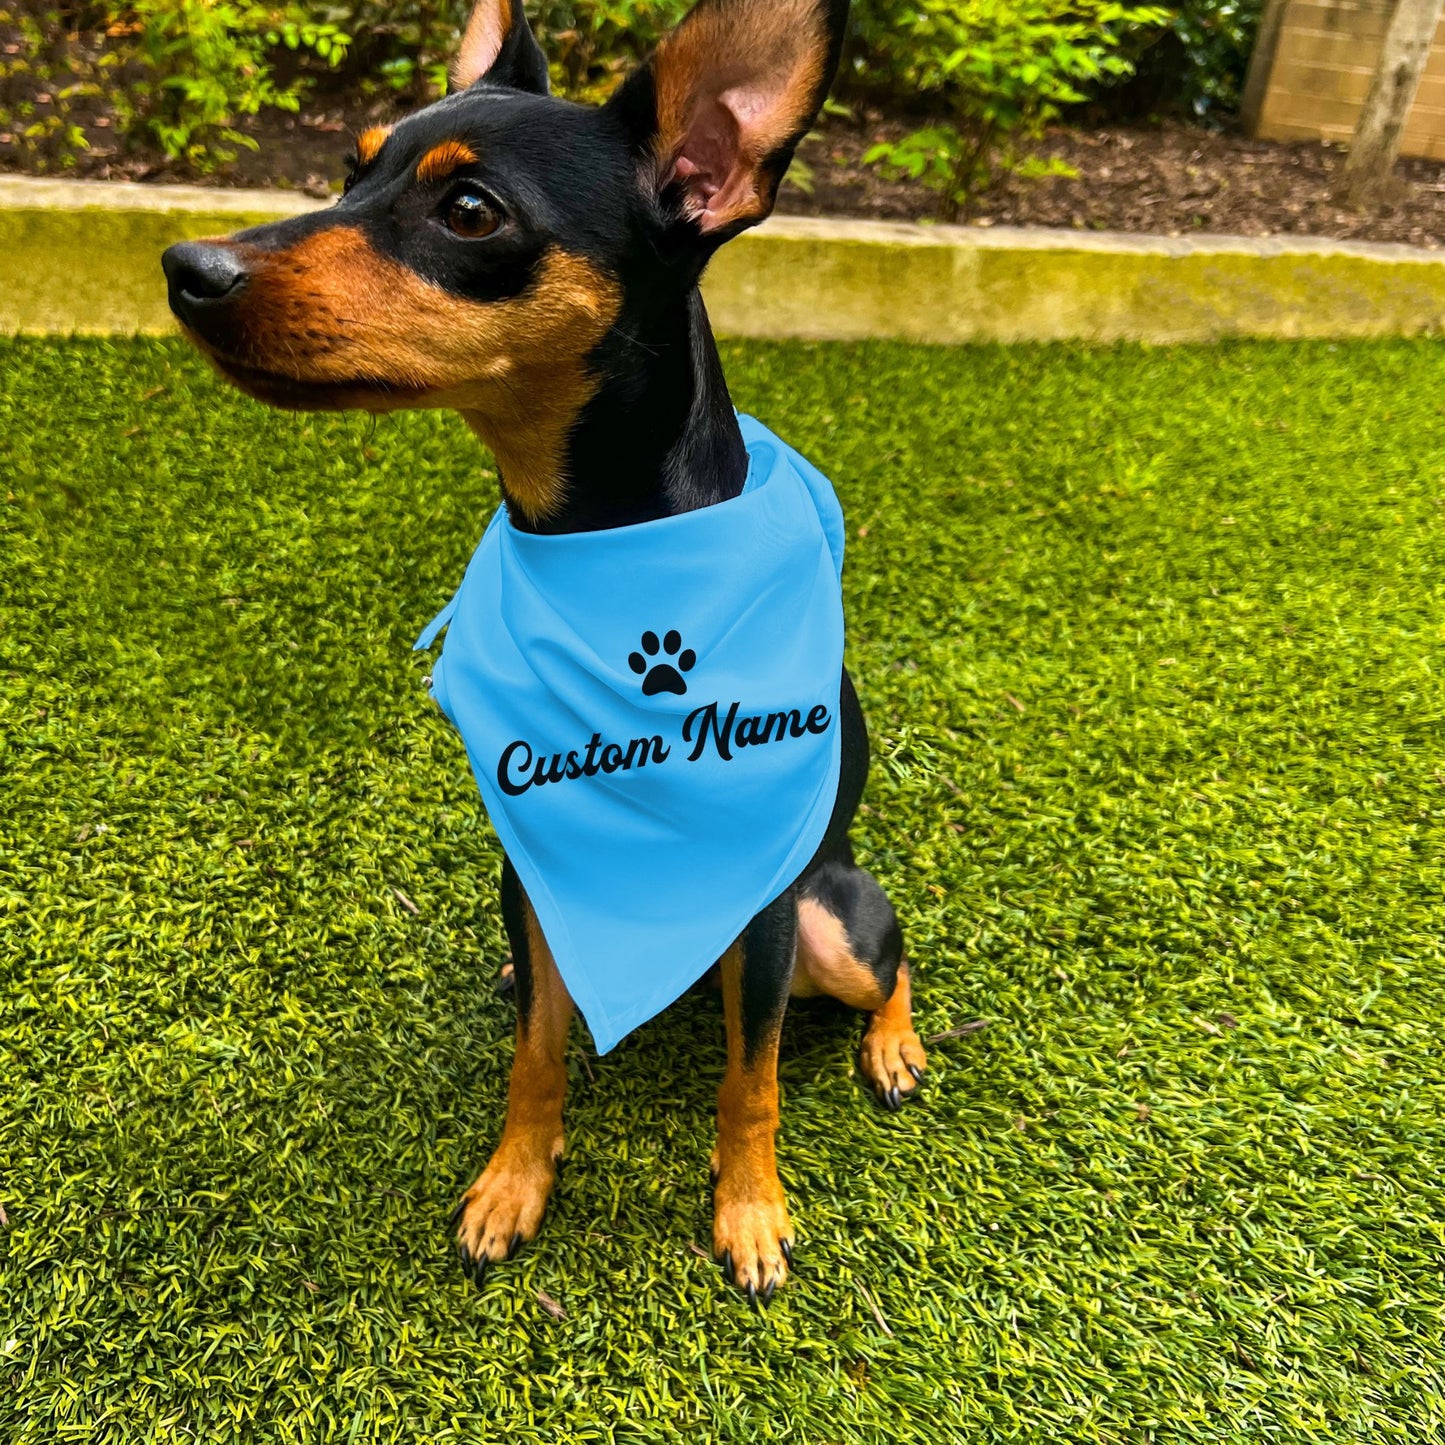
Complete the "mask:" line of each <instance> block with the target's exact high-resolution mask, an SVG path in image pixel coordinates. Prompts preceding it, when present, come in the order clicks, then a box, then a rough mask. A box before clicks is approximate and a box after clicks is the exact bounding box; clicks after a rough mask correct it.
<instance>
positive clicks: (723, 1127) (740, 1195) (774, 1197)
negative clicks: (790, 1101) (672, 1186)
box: [712, 889, 797, 1305]
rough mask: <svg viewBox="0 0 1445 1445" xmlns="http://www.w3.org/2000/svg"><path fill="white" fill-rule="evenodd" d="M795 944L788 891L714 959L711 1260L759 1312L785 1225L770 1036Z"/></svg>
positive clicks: (784, 1257)
mask: <svg viewBox="0 0 1445 1445" xmlns="http://www.w3.org/2000/svg"><path fill="white" fill-rule="evenodd" d="M796 943H797V904H796V901H795V899H794V895H793V892H792V890H791V889H789V890H788V892H786V893H784V894H783V895H782V897H781V898H779V899H777V900H776V901H775V902H773V903H770V904H769V905H768V907H767V908H765V909H764V910H763V911H762V912H761V913H760V914H758V916H757V917H756V918H754V919H753V921H752V922H751V923H750V924H749V925H748V927H747V929H746V931H745V932H744V933H743V935H742V937H741V938H739V939H738V941H737V942H736V943H735V944H734V945H733V946H732V947H731V948H730V949H729V950H728V951H727V953H725V954H724V955H723V958H722V968H721V972H722V991H723V1015H724V1018H725V1019H726V1021H727V1042H728V1062H727V1072H726V1073H725V1074H724V1075H723V1082H722V1088H721V1090H720V1091H719V1092H718V1106H717V1148H716V1149H715V1150H714V1151H713V1156H712V1173H713V1179H714V1181H715V1183H716V1188H715V1190H714V1194H713V1233H712V1237H713V1253H714V1255H715V1256H716V1257H717V1258H718V1259H720V1260H721V1261H722V1267H723V1273H724V1274H725V1275H726V1276H727V1278H728V1279H729V1280H730V1281H731V1282H732V1283H733V1284H735V1285H737V1287H738V1288H739V1289H741V1290H745V1291H746V1292H747V1296H748V1299H749V1301H750V1302H751V1303H752V1304H754V1305H756V1304H757V1302H758V1301H759V1300H761V1301H762V1302H763V1303H764V1304H766V1303H767V1302H768V1301H769V1300H770V1299H771V1298H772V1296H773V1291H774V1290H775V1289H776V1288H777V1287H778V1285H780V1284H781V1283H782V1282H783V1280H784V1279H785V1278H786V1277H787V1273H788V1263H789V1262H790V1261H791V1259H792V1249H793V1227H792V1224H791V1223H790V1222H789V1220H788V1206H787V1202H786V1200H785V1199H784V1198H783V1186H782V1184H781V1183H779V1181H778V1165H777V1155H776V1153H775V1140H776V1136H777V1132H778V1034H779V1030H780V1029H781V1027H782V1022H783V1011H784V1009H786V1008H787V1005H788V985H789V982H790V979H791V976H792V971H793V958H794V951H795V948H796Z"/></svg>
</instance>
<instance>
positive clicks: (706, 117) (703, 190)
mask: <svg viewBox="0 0 1445 1445" xmlns="http://www.w3.org/2000/svg"><path fill="white" fill-rule="evenodd" d="M847 20H848V0H701V3H699V4H698V5H697V6H696V7H695V8H694V9H693V10H691V11H690V12H689V13H688V14H687V15H686V16H684V18H683V19H682V21H681V22H680V23H679V24H678V26H677V28H676V29H675V30H673V31H672V33H671V34H670V35H668V36H667V38H666V39H665V40H663V42H662V43H661V44H660V45H659V46H658V48H657V50H656V52H655V53H654V54H653V55H652V57H651V58H650V59H649V60H648V61H647V63H646V64H645V65H643V66H642V67H641V68H640V69H639V70H636V71H634V72H633V74H632V75H630V76H629V77H628V78H627V80H626V81H625V82H624V84H623V85H622V87H621V89H619V91H618V92H617V94H616V95H614V96H613V97H612V99H611V100H610V101H609V102H608V110H609V111H610V112H611V113H612V114H613V115H615V116H616V117H618V118H619V119H620V120H621V121H622V123H623V124H624V125H625V126H626V127H627V129H628V130H629V131H630V133H631V134H632V136H633V138H634V143H635V144H636V145H637V147H638V152H639V158H640V160H641V161H642V162H643V166H644V172H645V173H648V172H650V175H648V179H647V183H649V184H650V185H651V186H652V187H653V189H654V190H655V192H656V195H657V197H658V199H659V201H660V203H661V205H662V207H663V209H664V212H665V213H667V214H669V216H670V217H675V218H677V219H678V220H680V221H683V222H685V223H686V224H687V225H688V226H690V227H691V228H692V229H693V230H694V232H695V233H697V234H699V235H700V236H701V237H703V238H705V239H706V240H707V241H709V242H711V243H713V244H716V243H720V242H722V241H726V240H727V239H728V238H729V237H731V236H735V235H737V233H738V232H739V231H742V230H745V229H746V228H747V227H749V226H754V225H756V224H757V223H758V222H759V221H761V220H763V219H764V218H765V217H766V216H767V215H768V213H769V212H770V211H771V210H772V209H773V202H774V200H775V199H776V197H777V193H778V185H779V183H780V182H781V180H782V178H783V173H784V172H785V171H786V170H787V168H788V163H789V162H790V161H791V160H792V159H793V152H794V150H796V149H797V145H798V142H799V141H800V140H802V138H803V137H804V136H805V135H806V134H807V133H808V128H809V126H811V125H812V123H813V120H814V117H816V115H817V114H818V110H819V108H820V107H821V106H822V104H823V99H824V97H825V96H826V95H827V93H828V86H829V85H830V84H831V83H832V80H833V74H834V72H835V71H836V70H837V68H838V56H839V53H840V52H841V50H842V48H843V33H844V29H845V27H846V24H847Z"/></svg>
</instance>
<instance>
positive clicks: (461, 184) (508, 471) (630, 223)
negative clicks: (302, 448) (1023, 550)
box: [163, 0, 927, 1307]
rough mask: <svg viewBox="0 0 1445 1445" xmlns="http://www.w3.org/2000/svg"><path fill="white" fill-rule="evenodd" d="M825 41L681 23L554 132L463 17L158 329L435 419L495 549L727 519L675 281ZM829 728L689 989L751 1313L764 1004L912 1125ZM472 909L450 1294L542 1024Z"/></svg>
mask: <svg viewBox="0 0 1445 1445" xmlns="http://www.w3.org/2000/svg"><path fill="white" fill-rule="evenodd" d="M846 19H847V0H700V3H699V4H697V5H696V7H695V8H694V9H693V10H692V11H691V12H690V13H688V14H687V15H686V16H685V17H684V18H683V19H682V21H681V22H680V23H679V24H678V25H677V27H676V28H675V29H674V30H673V31H672V32H670V33H669V34H668V35H667V36H666V38H665V39H664V40H663V41H662V42H661V43H660V45H659V46H658V48H657V50H656V51H655V52H654V53H653V54H652V56H651V57H650V58H649V59H648V60H647V61H646V62H645V63H643V64H642V65H640V66H639V67H638V68H637V69H636V70H634V71H633V72H632V73H631V74H630V75H629V76H628V77H627V78H626V79H625V81H624V82H623V83H622V84H621V85H620V87H619V88H618V89H617V90H616V91H615V92H614V94H613V95H612V96H611V98H610V99H608V100H607V101H606V102H605V103H604V104H603V105H601V106H600V107H583V106H579V105H575V104H572V103H570V102H567V101H564V100H561V99H559V98H556V97H553V96H551V95H550V94H549V93H548V72H547V64H546V60H545V58H544V57H543V55H542V53H541V50H540V48H539V46H538V44H537V42H536V39H535V37H534V36H533V34H532V32H531V30H530V29H529V27H528V25H527V21H526V17H525V15H524V13H523V8H522V0H477V3H476V6H475V9H474V10H473V11H472V13H471V16H470V18H469V20H468V23H467V26H466V29H465V32H464V35H463V38H462V42H461V46H460V51H459V54H458V56H457V59H456V62H455V66H454V68H453V71H452V87H451V90H450V92H449V94H448V95H447V96H446V97H445V98H444V99H442V100H439V101H437V102H435V103H433V104H431V105H428V106H427V107H425V108H424V109H421V110H419V111H417V112H416V113H414V114H412V115H410V116H408V117H406V118H405V119H403V120H401V121H399V122H398V123H397V124H395V125H393V126H389V127H375V128H372V129H368V130H366V131H365V132H363V133H362V134H361V135H360V136H359V137H358V138H357V145H356V151H355V155H354V156H353V157H352V159H351V166H350V172H349V175H348V177H347V180H346V183H345V190H344V194H343V195H342V197H341V198H340V199H339V200H338V201H337V203H336V204H335V205H334V206H332V207H331V208H329V209H326V210H322V211H319V212H315V213H311V214H307V215H302V216H297V217H293V218H290V219H287V220H285V221H282V222H278V223H276V224H271V225H264V226H260V227H257V228H255V229H252V230H247V231H243V232H241V233H239V234H237V235H235V236H232V237H229V238H223V239H217V240H211V241H201V242H188V243H183V244H180V245H176V246H173V247H171V248H170V249H169V250H168V251H167V252H166V253H165V256H164V258H163V266H164V271H165V275H166V278H167V282H168V287H169V297H170V305H171V308H172V310H173V311H174V313H175V315H176V316H177V318H178V319H179V321H180V323H181V325H182V327H183V329H184V331H185V334H186V335H187V336H188V337H189V339H190V340H191V341H192V342H193V343H194V344H195V345H196V346H197V347H198V348H199V350H200V351H201V352H202V353H203V355H204V356H205V357H206V358H207V359H208V360H209V361H210V362H211V363H212V364H213V366H214V367H215V368H216V369H217V370H218V371H219V372H220V374H221V375H222V376H223V377H225V378H226V379H227V380H228V381H229V382H231V383H233V384H234V385H235V386H237V387H238V388H239V389H240V390H241V391H243V392H245V393H248V394H249V395H250V396H252V397H255V398H258V399H259V400H261V401H263V402H266V403H269V404H271V405H273V406H277V407H285V408H291V409H299V410H328V411H334V410H343V409H361V410H365V411H369V412H388V411H393V410H397V409H402V408H415V407H442V408H449V409H451V410H454V411H456V412H459V413H460V414H461V416H462V417H463V419H464V420H465V421H466V423H467V425H468V426H469V427H470V428H471V430H472V431H473V432H474V433H475V434H476V435H477V436H478V437H479V438H480V439H481V440H482V442H483V443H484V444H485V445H486V446H487V447H488V448H490V450H491V451H492V452H493V454H494V455H495V457H496V459H497V462H498V466H499V471H500V477H501V490H502V496H503V500H504V503H505V509H506V515H507V516H508V517H509V518H510V521H511V523H512V525H513V526H514V527H515V528H517V529H519V531H521V532H523V533H528V534H535V535H542V536H557V535H561V534H567V533H588V532H596V531H600V530H605V529H611V528H620V527H629V526H635V525H637V524H645V523H650V522H655V521H658V520H659V519H665V518H676V517H679V516H681V515H683V514H686V513H690V512H693V511H695V510H696V509H700V508H706V507H709V506H713V505H716V504H719V503H722V502H724V501H727V500H729V499H731V498H735V497H737V496H738V495H739V494H740V493H741V492H742V490H743V487H744V482H745V477H746V474H747V469H748V457H747V454H746V451H745V448H744V444H743V441H742V438H741V435H740V431H739V423H738V419H737V417H736V415H735V413H734V411H733V409H732V406H731V402H730V399H729V396H728V390H727V385H726V382H725V381H724V378H723V371H722V366H721V361H720V358H719V355H718V352H717V349H716V346H715V345H714V342H713V337H712V333H711V329H710V327H709V323H708V318H707V313H706V311H705V310H704V307H703V302H702V298H701V294H700V292H699V289H698V283H699V280H700V278H701V276H702V274H703V270H704V268H705V267H706V265H707V263H708V261H709V259H710V258H711V256H712V255H713V253H714V252H715V251H716V250H717V249H718V247H720V246H721V245H723V244H724V243H725V242H727V241H728V240H730V239H731V238H732V237H734V236H736V235H738V234H739V233H740V232H742V231H744V230H745V229H747V228H748V227H750V226H753V225H756V224H757V223H758V222H760V221H762V220H763V219H764V218H765V217H767V216H768V214H769V213H770V212H771V211H772V209H773V205H774V202H775V199H776V195H777V191H778V186H779V184H780V182H781V180H782V177H783V174H784V172H785V171H786V169H787V167H788V165H789V163H790V161H791V160H792V157H793V153H794V150H795V148H796V147H797V145H798V143H799V141H800V140H801V139H802V138H803V136H804V135H805V134H806V133H807V132H808V130H809V128H810V126H811V125H812V123H813V121H814V119H815V117H816V115H817V112H818V110H819V108H820V107H821V105H822V102H823V99H824V96H825V94H826V92H827V89H828V86H829V85H830V83H831V81H832V77H833V74H834V72H835V70H836V67H837V64H838V59H839V55H840V52H841V49H842V44H843V38H844V29H845V25H846ZM670 636H671V634H670ZM650 650H652V651H656V644H655V643H654V646H653V648H652V649H650ZM637 660H638V661H645V659H642V658H641V656H640V654H639V656H638V659H637ZM633 666H634V668H636V666H637V664H636V662H635V661H634V663H633ZM637 670H638V671H641V669H640V668H639V669H637ZM678 676H679V679H680V673H679V674H678ZM674 690H676V689H675V688H674ZM836 698H837V714H838V728H839V731H840V733H841V762H840V763H839V765H838V782H837V791H836V798H835V800H834V802H833V806H832V811H831V817H830V818H829V820H828V822H827V829H826V835H825V836H824V837H823V839H822V842H821V844H820V845H819V846H818V847H817V851H816V854H815V855H814V856H813V858H812V861H811V862H810V863H809V864H808V865H807V866H806V867H805V868H803V870H802V871H801V873H800V874H799V875H798V876H797V877H796V880H795V881H794V882H793V883H792V885H791V886H789V887H787V888H786V889H785V890H784V891H783V893H782V894H781V895H779V896H778V897H777V898H776V899H775V900H774V901H773V902H771V903H769V904H767V905H766V906H765V907H763V908H762V910H761V911H760V912H758V913H757V915H756V916H755V917H753V918H752V921H751V922H750V923H749V924H748V925H747V926H746V927H745V928H744V929H743V931H742V933H741V935H740V936H738V937H737V938H736V940H735V942H733V943H732V945H731V946H730V947H728V948H727V949H726V951H725V952H724V953H723V955H722V957H721V959H720V960H719V963H718V969H719V973H720V976H721V987H722V996H723V1013H724V1018H725V1022H726V1030H727V1065H726V1070H725V1074H724V1078H723V1081H722V1086H721V1090H720V1093H719V1099H718V1127H717V1144H716V1148H715V1150H714V1152H713V1156H712V1161H711V1165H712V1177H713V1180H714V1226H713V1249H714V1255H715V1258H716V1259H717V1260H718V1261H720V1262H721V1265H722V1269H723V1273H724V1275H725V1277H726V1278H727V1279H728V1280H729V1281H730V1282H731V1283H732V1284H734V1285H736V1286H737V1287H738V1288H739V1289H741V1290H742V1291H744V1292H745V1293H746V1295H747V1296H748V1298H749V1300H750V1302H751V1303H752V1304H753V1305H754V1306H755V1307H756V1306H757V1305H758V1304H759V1303H766V1302H767V1301H769V1300H770V1299H771V1298H772V1295H773V1292H774V1290H775V1289H776V1288H777V1287H778V1286H779V1285H780V1284H781V1283H782V1282H783V1281H784V1279H785V1278H786V1276H787V1274H788V1271H789V1267H790V1265H791V1264H792V1260H793V1230H792V1226H791V1223H790V1221H789V1216H788V1209H787V1204H786V1201H785V1199H784V1194H783V1189H782V1186H781V1184H780V1183H779V1180H778V1175H777V1166H776V1160H775V1139H776V1134H777V1130H778V1124H779V1118H778V1083H777V1061H778V1040H779V1030H780V1025H781V1021H782V1018H783V1013H784V1009H785V1007H786V1005H787V1002H788V999H789V997H790V996H793V997H806V996H813V995H830V996H832V997H833V998H836V999H839V1000H841V1001H842V1002H843V1003H844V1004H846V1005H848V1006H850V1007H852V1008H854V1009H858V1010H861V1011H864V1012H865V1013H866V1014H867V1023H866V1026H865V1030H864V1034H863V1040H862V1044H861V1048H860V1053H859V1064H860V1071H861V1073H862V1075H863V1078H864V1079H865V1080H866V1082H867V1083H868V1085H869V1086H870V1087H871V1089H872V1090H873V1092H874V1094H875V1095H876V1097H877V1098H878V1099H879V1100H880V1101H881V1102H882V1103H883V1104H884V1105H885V1107H888V1108H892V1109H897V1108H898V1107H899V1106H900V1105H901V1104H902V1103H903V1102H904V1101H906V1100H908V1099H909V1098H911V1097H914V1096H915V1095H916V1093H917V1090H918V1089H919V1086H920V1084H921V1082H922V1079H923V1075H924V1071H925V1069H926V1066H927V1059H926V1056H925V1053H924V1049H923V1046H922V1045H921V1043H920V1041H919V1038H918V1035H917V1034H916V1033H915V1032H914V1029H913V1025H912V1020H911V999H910V982H909V970H908V965H907V962H906V961H905V959H904V956H903V937H902V932H901V929H900V927H899V923H898V919H897V916H896V914H895V912H894V909H893V907H892V905H891V904H890V903H889V901H888V899H887V897H886V896H885V895H884V892H883V890H882V888H881V887H880V886H879V884H878V883H877V881H876V880H875V879H874V878H873V877H872V876H871V875H870V874H868V873H867V872H866V871H864V870H863V869H862V868H860V867H859V866H858V865H857V864H856V862H855V861H854V857H853V851H852V848H851V845H850V842H849V838H848V829H849V825H850V823H851V820H852V818H853V814H854V812H855V810H856V808H857V806H858V803H859V799H860V797H861V795H862V791H863V785H864V779H865V776H866V773H867V767H868V741H867V733H866V729H865V725H864V721H863V715H862V711H861V709H860V707H859V703H858V698H857V695H856V693H855V691H854V688H853V684H852V682H851V680H850V678H849V676H848V673H847V671H846V669H845V670H844V671H843V672H842V676H841V680H840V685H839V691H838V693H837V694H836ZM551 791H552V792H554V793H555V792H560V791H561V790H557V789H553V790H551ZM699 822H700V826H701V825H702V823H701V820H699ZM501 906H502V913H503V918H504V922H505V926H506V931H507V936H508V938H509V940H510V943H511V949H512V958H513V964H514V975H515V990H514V992H515V997H516V1004H517V1029H516V1054H515V1059H514V1063H513V1066H512V1072H511V1081H510V1086H509V1092H508V1103H507V1112H506V1121H505V1124H504V1127H503V1130H502V1135H501V1140H500V1143H499V1144H498V1146H497V1148H496V1151H495V1152H494V1154H493V1155H492V1157H491V1160H490V1162H489V1163H488V1164H487V1166H486V1168H485V1169H484V1170H483V1171H482V1173H481V1174H480V1176H479V1177H478V1178H477V1179H476V1181H475V1182H474V1183H473V1184H472V1185H471V1187H470V1188H469V1189H468V1190H467V1191H466V1192H465V1194H464V1195H463V1196H462V1198H461V1200H460V1202H459V1203H458V1205H457V1208H456V1211H455V1213H454V1215H453V1225H454V1228H455V1231H456V1241H457V1248H458V1251H459V1255H460V1258H461V1262H462V1266H463V1269H464V1270H465V1271H466V1272H467V1273H468V1275H469V1276H470V1277H471V1278H472V1279H473V1280H474V1281H475V1282H477V1283H480V1282H481V1279H482V1277H483V1276H484V1275H485V1273H486V1270H487V1267H488V1266H489V1265H490V1264H492V1263H494V1262H496V1261H499V1260H502V1259H505V1258H510V1257H511V1256H512V1255H513V1254H514V1253H515V1252H516V1250H517V1249H518V1248H519V1247H520V1246H521V1245H522V1244H524V1243H525V1242H527V1241H530V1240H531V1239H533V1238H534V1237H535V1236H536V1234H537V1232H538V1230H539V1228H540V1225H541V1221H542V1216H543V1211H544V1209H545V1207H546V1204H547V1200H548V1196H549V1194H550V1193H551V1190H552V1187H553V1184H554V1182H555V1180H556V1177H557V1170H558V1166H559V1164H560V1162H561V1156H562V1148H563V1129H562V1108H563V1096H564V1093H565V1088H566V1068H565V1059H564V1053H565V1045H566V1038H567V1032H568V1028H569V1023H570V1019H571V1016H572V1013H573V1003H572V1000H571V998H570V997H569V994H568V991H567V988H566V986H565V985H564V983H563V981H562V978H561V976H560V974H559V972H558V968H557V965H556V962H555V960H554V958H553V954H552V951H551V949H550V948H549V946H548V942H547V939H546V937H545V936H544V934H543V931H542V929H541V927H540V925H539V923H538V918H537V912H536V910H535V909H534V907H533V905H532V903H531V901H530V900H529V897H528V894H527V890H526V888H525V887H524V886H523V883H522V881H521V879H520V878H519V876H518V871H517V869H516V867H515V866H513V861H512V859H511V858H510V857H509V858H508V859H507V861H506V862H505V863H504V866H503V870H502V880H501Z"/></svg>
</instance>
